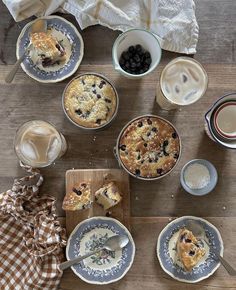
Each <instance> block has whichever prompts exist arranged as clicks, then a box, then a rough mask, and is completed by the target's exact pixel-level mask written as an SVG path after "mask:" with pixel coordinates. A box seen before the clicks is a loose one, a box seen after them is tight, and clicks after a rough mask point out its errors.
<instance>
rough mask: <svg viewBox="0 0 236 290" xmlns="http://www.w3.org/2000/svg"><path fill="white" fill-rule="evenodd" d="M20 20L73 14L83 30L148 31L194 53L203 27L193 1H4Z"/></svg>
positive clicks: (165, 44)
mask: <svg viewBox="0 0 236 290" xmlns="http://www.w3.org/2000/svg"><path fill="white" fill-rule="evenodd" d="M3 2H4V3H5V5H6V6H7V8H8V9H9V11H10V12H11V14H12V16H13V17H14V19H15V20H16V21H21V20H23V19H26V18H28V17H30V16H32V15H36V16H44V15H49V14H52V13H54V12H56V11H62V12H66V13H71V14H72V15H74V16H75V18H76V20H77V21H78V23H79V25H80V27H81V29H84V28H86V27H88V26H90V25H95V24H101V25H103V26H106V27H109V28H111V29H113V30H121V31H125V30H127V29H129V28H133V27H136V28H144V29H147V30H150V31H151V32H153V33H154V34H155V35H156V36H157V38H158V39H159V41H160V45H161V47H162V48H163V49H165V50H170V51H175V52H180V53H186V54H194V53H196V46H197V41H198V34H199V27H198V24H197V20H196V16H195V4H194V1H193V0H129V1H128V0H44V1H39V0H3Z"/></svg>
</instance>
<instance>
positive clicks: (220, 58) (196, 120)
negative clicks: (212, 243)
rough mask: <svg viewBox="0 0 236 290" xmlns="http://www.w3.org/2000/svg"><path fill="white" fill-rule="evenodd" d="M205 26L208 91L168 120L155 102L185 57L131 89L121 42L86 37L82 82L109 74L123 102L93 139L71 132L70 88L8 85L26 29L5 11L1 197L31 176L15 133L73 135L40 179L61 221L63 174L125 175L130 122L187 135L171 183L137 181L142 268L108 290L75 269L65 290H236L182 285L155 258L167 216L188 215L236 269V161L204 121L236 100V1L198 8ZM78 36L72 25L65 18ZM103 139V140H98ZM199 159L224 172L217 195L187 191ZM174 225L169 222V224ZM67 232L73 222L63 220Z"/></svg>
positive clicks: (110, 35)
mask: <svg viewBox="0 0 236 290" xmlns="http://www.w3.org/2000/svg"><path fill="white" fill-rule="evenodd" d="M195 3H196V15H197V20H198V23H199V27H200V35H199V42H198V46H197V53H196V55H195V59H197V60H199V61H200V62H201V63H202V64H203V65H204V67H205V69H206V71H207V73H208V76H209V87H208V90H207V92H206V94H205V95H204V97H203V98H202V99H201V100H200V101H199V102H197V103H196V104H194V105H192V106H190V107H186V108H184V109H182V110H181V111H176V112H174V111H172V112H164V111H161V110H160V109H159V107H158V106H157V105H156V103H155V90H156V85H157V84H158V82H159V76H160V72H161V70H162V69H163V67H164V66H165V64H166V63H167V62H169V61H170V60H171V59H173V58H174V57H176V56H179V54H176V53H172V52H166V51H165V52H164V53H163V56H162V60H161V64H160V65H159V66H158V68H157V69H156V70H155V71H154V72H153V73H152V74H150V75H149V76H147V77H145V78H143V79H141V80H128V81H127V79H126V78H124V77H122V76H120V75H119V74H118V73H116V72H115V71H114V69H113V67H112V59H111V50H112V45H113V42H114V40H115V39H116V37H117V35H118V34H119V32H118V31H112V30H109V29H107V28H104V27H100V26H93V27H89V28H87V29H85V30H84V31H81V30H80V32H81V34H82V37H83V39H84V43H85V55H84V58H83V61H82V64H81V66H80V68H79V70H78V71H77V73H76V74H79V73H83V72H98V73H102V74H104V75H105V76H107V77H109V79H110V80H111V81H112V82H113V83H114V85H115V86H116V88H117V90H118V94H119V97H120V108H119V112H118V115H117V118H116V119H115V120H114V122H113V123H112V126H111V127H110V128H107V129H105V130H103V131H101V132H97V133H89V132H86V131H83V130H80V129H79V128H77V127H75V126H73V125H72V124H71V123H70V122H69V121H68V120H67V118H66V117H65V116H64V114H63V110H62V108H61V95H62V92H63V89H64V87H65V86H66V84H67V82H68V81H69V80H66V81H63V82H61V83H58V84H40V83H37V82H36V81H34V80H32V79H30V78H29V77H28V76H27V75H25V73H23V72H22V70H19V72H18V73H17V75H16V78H15V80H14V82H13V83H12V84H5V82H4V78H5V75H6V73H7V72H8V71H9V70H10V69H11V65H12V64H13V63H14V62H15V60H16V57H15V46H16V40H17V37H18V35H19V33H20V31H21V29H22V28H23V27H24V25H25V24H26V23H27V22H28V20H27V21H23V22H20V23H15V22H14V20H13V19H12V17H11V15H10V14H9V12H8V11H7V9H6V7H5V6H4V4H3V3H2V1H1V2H0V15H1V18H0V24H1V25H0V102H1V106H0V115H1V121H0V136H1V141H0V160H1V167H0V184H1V191H4V190H7V189H8V188H10V187H11V185H12V182H13V179H14V177H19V176H22V175H24V174H25V173H24V172H23V171H22V169H21V168H20V167H19V166H18V162H17V158H16V156H15V154H14V150H13V139H14V134H15V131H16V129H17V128H18V127H19V126H20V125H21V124H22V123H23V122H25V121H27V120H31V119H37V118H38V119H43V120H46V121H49V122H52V123H54V124H55V125H56V127H57V128H58V129H59V130H60V131H61V132H62V133H63V134H64V135H65V137H66V139H67V141H68V143H69V149H68V152H67V153H66V155H65V156H63V158H62V159H60V160H58V161H57V162H56V163H55V164H54V165H53V166H51V167H50V168H45V169H43V170H42V173H43V175H44V177H45V182H44V184H43V186H42V189H41V192H42V193H49V194H52V195H54V196H55V197H56V198H57V209H58V214H59V215H60V216H64V215H65V212H64V211H62V209H61V204H62V200H63V198H64V195H65V178H64V176H65V172H66V170H68V169H72V168H88V169H93V168H119V166H118V163H117V161H116V159H115V157H114V155H113V147H114V145H115V143H116V138H117V136H118V134H119V132H120V130H121V129H122V127H123V126H124V125H125V124H126V123H127V122H128V121H129V120H130V119H132V118H134V117H136V116H138V115H141V114H146V113H153V114H158V115H160V116H162V117H164V118H167V119H168V120H169V121H171V122H173V123H174V125H175V126H176V127H177V129H178V131H179V132H180V136H181V138H182V143H183V153H182V157H181V160H180V162H179V164H178V165H177V167H176V169H175V170H174V171H173V172H172V173H171V175H169V176H167V177H166V178H164V179H162V180H159V181H155V182H151V183H150V182H148V183H147V182H144V181H140V180H136V179H134V178H130V185H131V214H132V216H133V218H132V219H131V224H132V234H133V236H134V240H135V243H136V246H137V254H136V257H135V262H134V265H133V267H132V269H131V271H130V272H129V273H128V274H127V276H126V277H125V278H124V279H123V280H122V281H120V282H117V283H115V284H111V285H107V286H104V287H103V286H102V287H101V286H91V285H89V284H85V283H84V282H82V281H80V280H79V279H78V278H76V276H75V275H74V274H73V273H72V271H70V270H68V271H66V272H65V274H64V275H63V278H62V281H61V285H60V287H59V289H60V290H71V289H81V290H82V289H83V290H86V289H87V290H91V289H93V290H99V289H103V290H131V289H136V290H143V289H147V290H154V289H155V290H156V289H159V290H213V289H217V290H224V289H226V290H233V289H234V290H235V289H236V281H235V279H234V278H231V277H229V275H228V274H227V273H226V272H225V270H224V269H223V268H222V267H220V269H219V270H218V271H217V272H216V273H215V274H214V276H212V277H211V278H209V279H207V280H205V281H202V282H200V283H198V284H196V285H188V284H183V283H179V282H176V281H174V280H173V279H171V278H170V277H168V276H167V275H166V274H165V273H164V272H163V271H162V270H161V268H160V266H159V263H158V261H157V259H156V256H155V244H156V240H157V236H158V234H159V233H160V231H161V229H162V228H163V227H164V226H165V225H166V224H167V222H168V217H175V216H182V215H189V214H190V215H196V216H200V217H204V216H207V217H208V218H207V219H208V220H209V221H210V222H212V223H213V224H214V225H215V226H217V227H218V228H219V230H220V232H221V234H222V237H223V240H224V244H225V257H227V258H228V259H229V261H230V262H231V263H232V264H233V265H234V266H235V267H236V264H235V258H236V256H235V250H234V249H235V242H234V241H235V239H236V232H235V229H236V215H235V212H236V199H235V192H236V179H235V169H236V159H235V152H233V151H232V150H225V149H223V148H222V147H220V146H219V145H217V144H215V143H214V142H213V141H211V140H210V139H209V138H208V137H207V136H206V135H205V133H204V129H203V124H204V113H205V112H206V111H207V109H208V108H209V107H210V106H211V104H212V103H213V102H214V101H216V100H217V99H218V98H219V97H220V96H221V95H223V94H225V93H228V92H232V91H236V86H235V79H236V52H235V35H236V17H235V14H236V1H235V0H195ZM65 17H66V18H67V19H68V20H70V21H72V22H73V23H74V24H75V25H76V27H77V28H78V24H77V23H76V20H75V18H74V17H72V16H70V15H65ZM94 137H96V138H94ZM193 158H205V159H208V160H209V161H211V162H212V163H213V164H214V165H215V166H216V168H217V170H218V173H219V182H218V184H217V187H216V189H215V190H214V191H213V192H212V193H210V194H209V195H207V196H204V197H201V198H197V197H193V196H190V195H189V194H187V193H186V192H184V190H183V189H182V188H181V186H180V182H179V177H180V170H181V168H182V166H183V165H184V164H185V163H186V162H187V161H189V160H190V159H193ZM166 217H167V218H166ZM61 220H62V222H63V223H64V224H65V219H64V218H63V217H62V218H61Z"/></svg>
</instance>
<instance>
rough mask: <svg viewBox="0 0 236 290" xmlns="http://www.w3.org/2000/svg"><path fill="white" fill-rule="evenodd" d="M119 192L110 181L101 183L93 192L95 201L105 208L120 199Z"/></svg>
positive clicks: (113, 204) (115, 203)
mask: <svg viewBox="0 0 236 290" xmlns="http://www.w3.org/2000/svg"><path fill="white" fill-rule="evenodd" d="M121 199H122V197H121V193H120V190H119V188H118V187H117V186H116V184H115V183H114V182H113V181H112V182H109V183H107V184H105V185H103V186H102V187H101V188H100V189H98V190H97V191H96V192H95V201H96V202H97V203H98V204H99V205H101V206H102V207H103V208H104V210H107V209H109V208H111V207H113V206H115V205H117V204H118V203H119V202H120V201H121Z"/></svg>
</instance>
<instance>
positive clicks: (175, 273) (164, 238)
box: [157, 216, 224, 283]
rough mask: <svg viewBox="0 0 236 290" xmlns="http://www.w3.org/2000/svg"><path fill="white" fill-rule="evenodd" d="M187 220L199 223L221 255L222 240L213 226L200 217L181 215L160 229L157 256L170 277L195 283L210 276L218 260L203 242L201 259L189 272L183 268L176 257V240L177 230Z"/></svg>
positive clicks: (184, 224) (215, 268) (217, 264)
mask: <svg viewBox="0 0 236 290" xmlns="http://www.w3.org/2000/svg"><path fill="white" fill-rule="evenodd" d="M188 220H196V221H198V222H199V223H201V225H202V226H203V228H204V229H205V232H206V236H207V239H208V241H209V243H211V244H212V245H213V247H214V249H215V250H216V251H218V252H219V253H220V254H221V255H223V251H224V246H223V241H222V238H221V235H220V233H219V231H218V230H217V228H216V227H215V226H213V225H212V224H211V223H209V222H208V221H206V220H204V219H202V218H198V217H194V216H183V217H180V218H177V219H175V220H174V221H172V222H170V223H169V224H168V225H167V226H166V227H165V228H164V229H163V230H162V231H161V233H160V235H159V237H158V241H157V257H158V259H159V262H160V265H161V267H162V269H163V270H164V271H165V272H166V273H167V274H169V275H170V276H171V277H172V278H174V279H176V280H178V281H182V282H188V283H196V282H199V281H201V280H203V279H206V278H208V277H209V276H211V275H212V274H213V273H214V272H215V271H216V270H217V269H218V268H219V266H220V262H219V260H218V259H217V258H216V257H215V254H214V253H213V252H212V251H211V250H210V249H209V247H208V246H207V244H206V243H204V242H203V243H204V248H205V250H206V254H205V256H204V257H203V259H202V260H201V261H200V262H199V263H198V264H197V265H196V266H195V267H194V268H193V270H192V271H191V272H187V271H185V270H184V268H183V265H182V263H181V262H180V261H179V260H178V257H177V253H176V241H177V238H178V232H179V230H180V229H181V228H183V227H185V226H186V222H187V221H188Z"/></svg>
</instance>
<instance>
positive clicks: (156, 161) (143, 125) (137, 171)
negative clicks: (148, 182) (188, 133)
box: [118, 116, 180, 179]
mask: <svg viewBox="0 0 236 290" xmlns="http://www.w3.org/2000/svg"><path fill="white" fill-rule="evenodd" d="M118 142H119V144H118V152H119V153H118V154H119V157H120V160H121V162H122V164H123V166H124V167H125V168H126V169H127V170H128V171H129V172H130V173H131V174H133V175H135V176H136V177H142V178H145V179H151V178H157V177H160V176H162V175H165V174H166V173H167V172H169V171H170V170H171V169H172V168H173V167H174V166H175V164H176V163H177V161H178V159H179V154H180V139H179V136H178V133H177V132H176V130H175V129H174V127H173V126H172V125H171V124H170V123H169V122H167V121H165V120H164V119H162V118H159V117H157V116H143V117H140V118H138V119H135V120H134V121H133V122H131V123H130V124H129V125H128V126H127V127H126V128H125V129H124V130H123V132H122V133H121V137H120V139H119V141H118Z"/></svg>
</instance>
